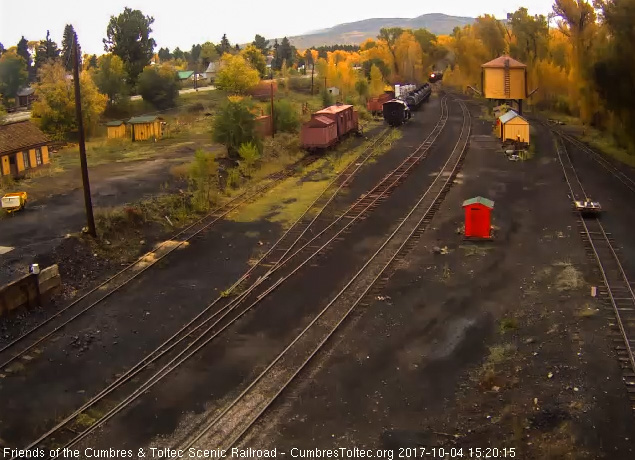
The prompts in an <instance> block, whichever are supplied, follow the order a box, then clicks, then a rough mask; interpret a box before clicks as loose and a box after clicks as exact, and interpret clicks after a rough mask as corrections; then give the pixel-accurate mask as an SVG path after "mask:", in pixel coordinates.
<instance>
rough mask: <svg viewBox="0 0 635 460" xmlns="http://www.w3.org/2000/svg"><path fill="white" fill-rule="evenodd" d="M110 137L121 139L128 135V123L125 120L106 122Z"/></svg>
mask: <svg viewBox="0 0 635 460" xmlns="http://www.w3.org/2000/svg"><path fill="white" fill-rule="evenodd" d="M106 128H107V129H108V139H121V138H124V137H126V125H125V123H124V122H123V120H115V121H109V122H108V123H106Z"/></svg>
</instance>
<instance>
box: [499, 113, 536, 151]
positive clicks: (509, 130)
mask: <svg viewBox="0 0 635 460" xmlns="http://www.w3.org/2000/svg"><path fill="white" fill-rule="evenodd" d="M496 125H497V128H498V135H499V137H500V140H501V141H503V142H505V141H516V142H521V143H523V144H529V122H528V121H527V120H526V119H525V118H524V117H522V116H521V115H519V114H518V113H516V112H514V111H513V110H510V111H509V112H507V113H506V114H504V115H501V116H500V117H498V119H497V120H496Z"/></svg>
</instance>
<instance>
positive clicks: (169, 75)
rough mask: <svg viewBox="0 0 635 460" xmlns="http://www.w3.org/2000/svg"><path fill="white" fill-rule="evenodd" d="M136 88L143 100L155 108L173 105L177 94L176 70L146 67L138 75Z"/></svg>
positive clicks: (166, 107) (165, 107)
mask: <svg viewBox="0 0 635 460" xmlns="http://www.w3.org/2000/svg"><path fill="white" fill-rule="evenodd" d="M138 89H139V94H141V97H142V98H143V100H144V101H146V102H149V103H151V104H152V105H153V106H155V107H156V108H157V109H159V110H163V109H168V108H170V107H174V106H175V105H176V99H177V98H178V96H179V84H178V81H177V77H176V72H174V71H173V70H172V69H170V68H157V67H146V68H145V69H143V72H142V73H141V75H140V76H139V83H138Z"/></svg>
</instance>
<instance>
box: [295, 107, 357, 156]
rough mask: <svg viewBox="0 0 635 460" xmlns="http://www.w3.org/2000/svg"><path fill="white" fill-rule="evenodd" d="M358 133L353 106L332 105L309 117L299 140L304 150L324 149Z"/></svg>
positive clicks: (355, 112)
mask: <svg viewBox="0 0 635 460" xmlns="http://www.w3.org/2000/svg"><path fill="white" fill-rule="evenodd" d="M358 131H359V120H358V115H357V111H356V110H355V109H354V108H353V106H352V105H332V106H330V107H326V108H325V109H322V110H318V111H317V112H315V113H314V114H313V115H311V120H309V121H308V122H306V123H304V124H303V125H302V130H301V132H300V140H301V142H302V147H303V148H305V149H308V150H315V149H326V148H329V147H331V146H332V145H334V144H335V143H337V142H339V141H340V140H341V139H342V138H343V137H344V136H346V135H348V134H350V133H352V132H355V133H356V132H358Z"/></svg>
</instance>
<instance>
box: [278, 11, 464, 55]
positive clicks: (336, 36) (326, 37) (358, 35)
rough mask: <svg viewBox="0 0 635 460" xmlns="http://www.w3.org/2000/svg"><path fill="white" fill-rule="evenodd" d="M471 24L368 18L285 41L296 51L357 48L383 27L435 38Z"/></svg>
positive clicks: (437, 16)
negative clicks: (421, 30) (420, 31)
mask: <svg viewBox="0 0 635 460" xmlns="http://www.w3.org/2000/svg"><path fill="white" fill-rule="evenodd" d="M473 22H474V18H471V17H467V16H450V15H447V14H443V13H427V14H422V15H420V16H416V17H414V18H369V19H361V20H359V21H353V22H346V23H342V24H336V25H334V26H333V27H329V28H326V29H320V30H316V31H312V32H307V33H306V34H303V35H296V36H292V37H288V38H289V41H291V43H292V44H293V45H294V46H295V47H296V48H299V49H305V48H310V47H312V46H315V47H318V46H330V45H336V44H339V45H359V44H360V43H362V42H363V41H364V40H366V39H367V38H375V37H376V36H377V35H378V34H379V30H380V29H381V28H383V27H402V28H404V29H419V28H425V29H428V30H429V31H430V32H432V33H434V34H436V35H442V34H449V33H451V32H452V30H453V29H454V27H463V26H465V25H468V24H472V23H473ZM278 40H280V39H278Z"/></svg>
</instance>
